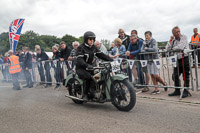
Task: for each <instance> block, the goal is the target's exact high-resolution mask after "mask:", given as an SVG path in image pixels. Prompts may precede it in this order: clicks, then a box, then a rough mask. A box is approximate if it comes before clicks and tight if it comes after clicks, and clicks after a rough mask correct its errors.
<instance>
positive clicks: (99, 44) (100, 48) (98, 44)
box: [94, 41, 108, 54]
mask: <svg viewBox="0 0 200 133" xmlns="http://www.w3.org/2000/svg"><path fill="white" fill-rule="evenodd" d="M94 44H95V46H96V47H97V48H98V49H99V50H100V51H101V52H103V53H104V54H108V51H107V49H106V47H105V46H104V45H103V44H101V43H100V42H99V41H95V43H94Z"/></svg>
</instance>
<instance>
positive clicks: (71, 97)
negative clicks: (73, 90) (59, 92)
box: [65, 94, 84, 101]
mask: <svg viewBox="0 0 200 133" xmlns="http://www.w3.org/2000/svg"><path fill="white" fill-rule="evenodd" d="M65 97H68V98H70V99H74V100H79V101H84V100H83V99H80V98H78V97H74V96H70V95H67V94H66V95H65Z"/></svg>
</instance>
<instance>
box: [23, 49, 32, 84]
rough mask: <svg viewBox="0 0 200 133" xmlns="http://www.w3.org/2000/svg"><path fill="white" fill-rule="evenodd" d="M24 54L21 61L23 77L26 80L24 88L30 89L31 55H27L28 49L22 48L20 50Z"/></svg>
mask: <svg viewBox="0 0 200 133" xmlns="http://www.w3.org/2000/svg"><path fill="white" fill-rule="evenodd" d="M22 50H23V52H24V60H23V65H22V66H23V67H22V68H23V70H24V75H25V78H26V86H24V88H26V87H28V88H32V87H33V81H32V55H31V54H30V53H29V51H28V50H29V48H28V47H23V48H22Z"/></svg>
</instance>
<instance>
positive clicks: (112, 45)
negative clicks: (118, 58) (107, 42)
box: [109, 43, 115, 51]
mask: <svg viewBox="0 0 200 133" xmlns="http://www.w3.org/2000/svg"><path fill="white" fill-rule="evenodd" d="M114 47H115V44H114V43H112V44H111V47H110V49H109V51H112V49H113V48H114Z"/></svg>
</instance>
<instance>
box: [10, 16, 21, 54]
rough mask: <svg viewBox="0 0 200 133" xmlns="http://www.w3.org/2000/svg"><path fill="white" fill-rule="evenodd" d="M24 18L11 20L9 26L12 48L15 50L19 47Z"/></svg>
mask: <svg viewBox="0 0 200 133" xmlns="http://www.w3.org/2000/svg"><path fill="white" fill-rule="evenodd" d="M24 20H25V19H16V20H14V21H12V22H11V24H10V27H9V41H10V49H12V50H13V51H14V52H15V51H16V48H17V44H18V41H19V37H20V34H21V30H22V26H23V24H24Z"/></svg>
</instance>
